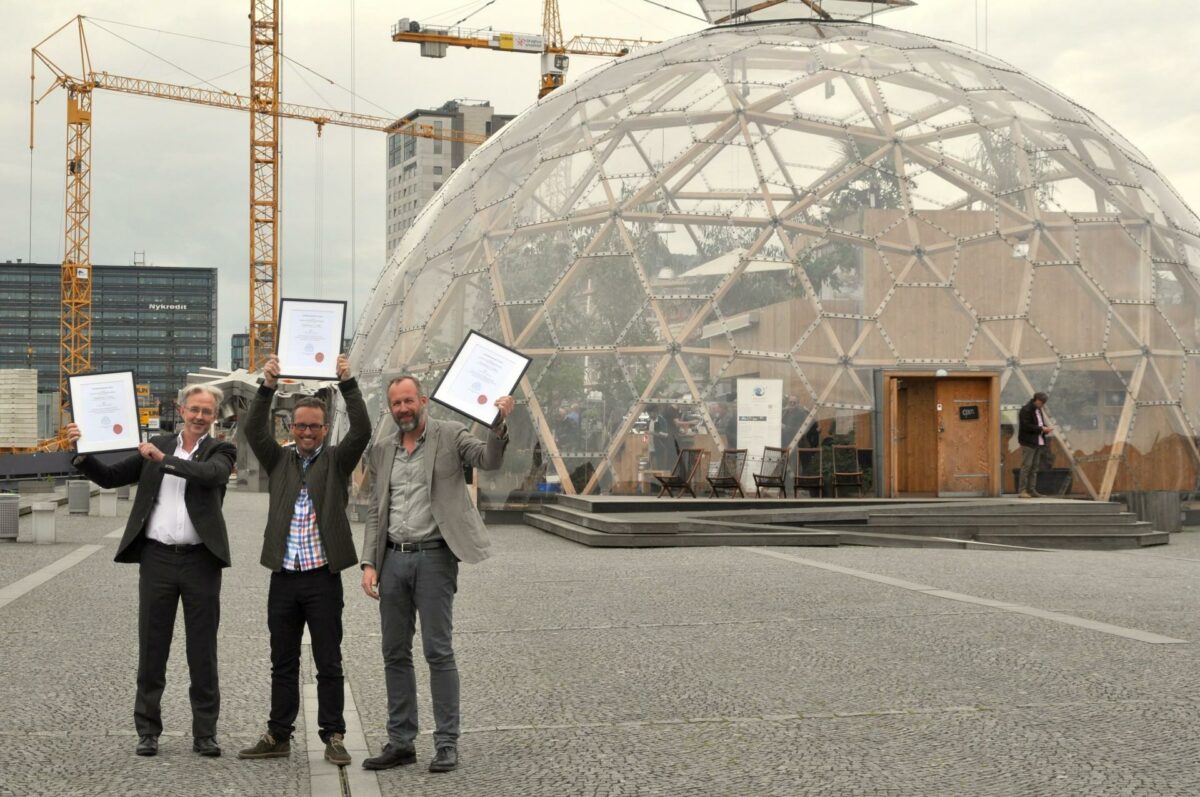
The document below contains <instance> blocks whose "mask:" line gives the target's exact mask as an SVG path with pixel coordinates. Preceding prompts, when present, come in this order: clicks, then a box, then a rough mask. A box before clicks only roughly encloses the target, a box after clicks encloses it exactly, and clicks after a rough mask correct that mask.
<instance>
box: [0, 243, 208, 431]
mask: <svg viewBox="0 0 1200 797" xmlns="http://www.w3.org/2000/svg"><path fill="white" fill-rule="evenodd" d="M60 273H61V266H59V265H58V264H57V263H55V264H47V263H2V264H0V298H2V300H3V303H4V313H3V314H0V368H36V369H37V370H38V391H39V392H43V393H54V392H57V391H58V363H59V327H58V323H59V315H60V312H59V311H60V306H61V304H60V284H59V283H60ZM92 273H93V274H94V279H95V283H94V284H93V285H92V367H93V369H94V370H97V371H123V370H132V371H133V372H134V378H135V380H136V381H137V382H139V383H148V384H149V385H150V393H151V395H152V396H153V397H154V398H156V399H157V400H158V401H159V404H160V407H161V416H160V417H161V421H162V424H163V428H165V429H170V428H171V425H172V424H173V423H174V421H175V395H176V392H177V391H178V390H179V388H180V387H181V386H182V385H183V384H184V382H185V381H186V379H187V374H188V373H189V372H190V371H196V370H197V369H199V368H201V367H206V366H207V367H213V366H215V365H216V362H217V349H216V345H217V270H216V269H215V268H164V267H155V266H95V267H94V268H93V271H92Z"/></svg>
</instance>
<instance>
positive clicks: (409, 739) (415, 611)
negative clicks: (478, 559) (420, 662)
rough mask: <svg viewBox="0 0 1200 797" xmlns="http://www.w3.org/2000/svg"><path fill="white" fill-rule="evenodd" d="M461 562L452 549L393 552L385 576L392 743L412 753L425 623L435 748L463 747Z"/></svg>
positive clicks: (382, 608)
mask: <svg viewBox="0 0 1200 797" xmlns="http://www.w3.org/2000/svg"><path fill="white" fill-rule="evenodd" d="M457 591H458V560H457V559H456V558H455V557H454V554H453V553H452V552H451V551H450V549H449V548H430V549H428V550H424V551H413V552H410V553H401V552H399V551H393V550H391V549H390V548H389V549H387V555H386V556H385V557H384V560H383V568H382V569H381V570H380V573H379V615H380V619H381V620H382V624H383V670H384V677H385V679H386V682H387V694H388V724H387V731H388V741H390V742H391V743H392V745H393V746H396V747H403V748H409V749H411V748H412V747H413V740H414V739H415V738H416V736H417V676H416V672H415V671H414V670H413V656H412V642H413V633H414V631H415V626H416V618H417V617H418V616H419V617H420V618H421V646H422V647H423V648H424V652H425V662H426V663H427V664H428V665H429V691H430V696H431V697H432V699H433V721H434V731H433V743H434V746H435V747H454V746H456V745H457V743H458V733H459V711H458V666H457V665H456V664H455V661H454V644H453V643H454V639H453V636H454V619H453V614H454V593H455V592H457Z"/></svg>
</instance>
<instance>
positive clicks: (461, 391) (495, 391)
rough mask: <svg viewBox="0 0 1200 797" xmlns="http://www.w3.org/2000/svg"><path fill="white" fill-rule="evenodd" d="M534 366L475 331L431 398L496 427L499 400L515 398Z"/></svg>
mask: <svg viewBox="0 0 1200 797" xmlns="http://www.w3.org/2000/svg"><path fill="white" fill-rule="evenodd" d="M530 362H531V360H530V359H529V358H528V357H526V356H525V355H524V354H521V353H520V352H519V351H515V350H513V349H510V348H508V347H507V346H505V345H504V344H502V343H497V342H496V341H494V340H492V339H491V338H489V337H487V336H486V335H481V334H479V333H478V332H476V331H475V330H471V331H470V332H469V333H468V334H467V339H466V340H465V341H463V344H462V346H460V347H459V349H458V353H457V354H456V355H454V360H453V361H452V362H451V363H450V367H449V368H447V369H446V373H445V375H444V376H442V381H440V382H438V386H437V388H436V389H435V390H434V391H433V395H432V396H430V398H432V399H433V400H434V401H436V402H437V403H439V404H444V405H445V406H447V407H449V408H450V409H452V410H455V411H457V412H461V413H462V414H463V415H466V416H467V417H468V418H472V419H474V420H476V421H479V422H480V423H482V424H485V425H487V426H495V425H496V422H497V421H498V420H499V419H500V410H498V409H496V407H495V402H496V399H498V398H500V397H501V396H511V395H512V394H513V391H514V390H515V389H516V387H517V382H519V381H521V377H522V376H524V375H525V371H526V369H528V368H529V363H530Z"/></svg>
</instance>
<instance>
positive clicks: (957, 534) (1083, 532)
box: [866, 521, 1154, 540]
mask: <svg viewBox="0 0 1200 797" xmlns="http://www.w3.org/2000/svg"><path fill="white" fill-rule="evenodd" d="M866 530H879V531H887V532H889V533H891V534H916V535H921V536H931V537H953V538H955V539H968V540H982V539H983V538H984V536H986V535H1005V534H1008V535H1015V536H1022V535H1023V536H1028V537H1038V536H1043V535H1055V536H1060V537H1070V536H1074V537H1096V536H1128V535H1130V534H1145V533H1147V532H1152V531H1154V529H1153V528H1151V526H1150V524H1149V523H1146V522H1144V521H1138V522H1135V523H1096V524H1092V525H1086V526H1085V525H1074V526H1068V525H1063V526H1055V525H1026V524H1024V523H1020V522H1009V523H1004V524H1000V523H997V524H994V525H968V524H966V523H963V524H959V525H944V526H942V525H929V524H926V525H915V524H914V525H875V524H871V525H869V526H867V528H866Z"/></svg>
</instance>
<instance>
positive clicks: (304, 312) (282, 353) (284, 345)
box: [276, 299, 346, 379]
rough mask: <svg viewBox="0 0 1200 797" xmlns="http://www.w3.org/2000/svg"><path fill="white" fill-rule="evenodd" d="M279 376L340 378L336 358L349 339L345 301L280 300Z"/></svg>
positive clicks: (277, 348) (277, 351)
mask: <svg viewBox="0 0 1200 797" xmlns="http://www.w3.org/2000/svg"><path fill="white" fill-rule="evenodd" d="M278 329H279V339H278V344H277V346H276V353H277V354H278V356H279V376H280V377H286V378H290V379H337V358H338V355H339V354H341V353H342V345H343V342H344V341H345V339H346V302H344V301H334V300H330V301H327V300H324V299H280V300H279V328H278Z"/></svg>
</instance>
